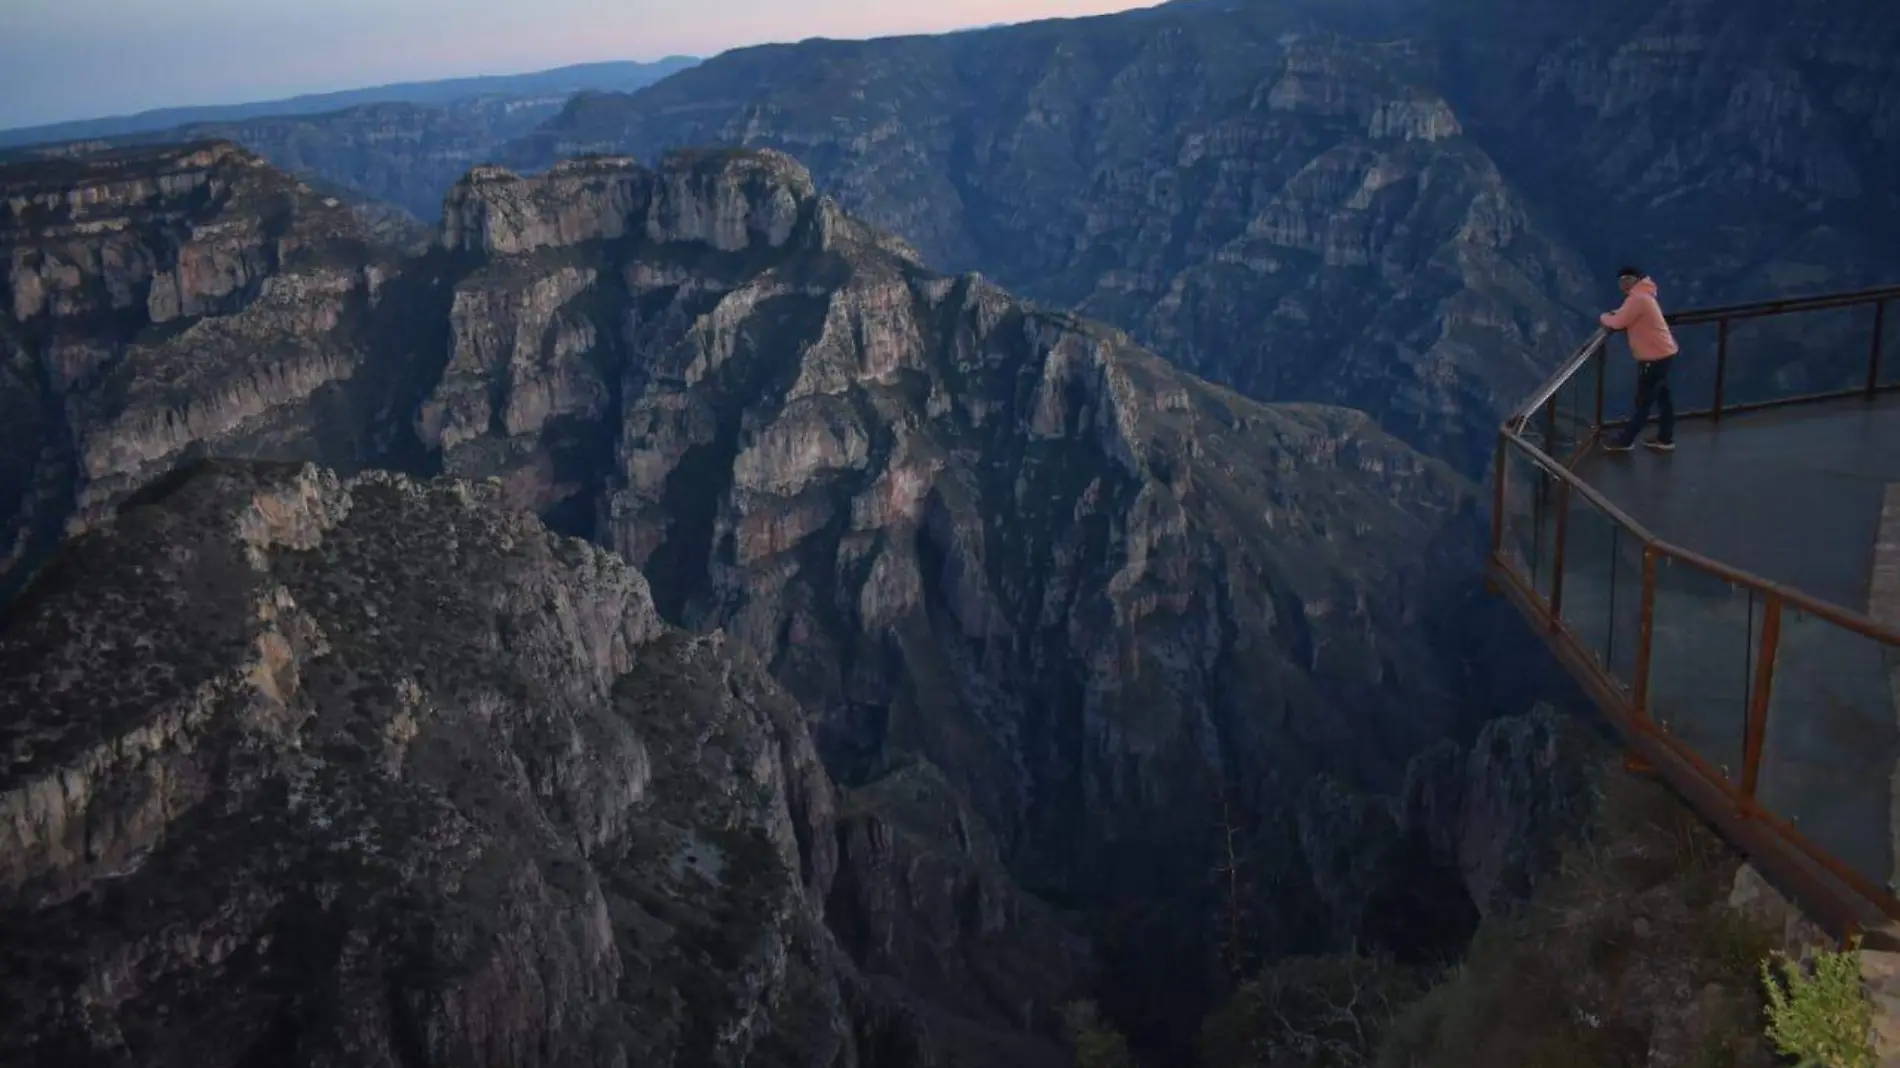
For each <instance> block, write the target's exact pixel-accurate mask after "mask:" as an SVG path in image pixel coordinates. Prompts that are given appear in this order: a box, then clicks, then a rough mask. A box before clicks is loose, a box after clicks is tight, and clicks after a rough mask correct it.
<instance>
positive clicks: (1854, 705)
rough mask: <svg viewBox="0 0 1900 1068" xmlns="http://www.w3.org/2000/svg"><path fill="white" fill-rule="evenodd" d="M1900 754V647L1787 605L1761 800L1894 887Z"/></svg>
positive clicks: (1758, 794) (1859, 868) (1820, 843)
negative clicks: (1791, 608) (1896, 770)
mask: <svg viewBox="0 0 1900 1068" xmlns="http://www.w3.org/2000/svg"><path fill="white" fill-rule="evenodd" d="M1896 760H1900V651H1896V650H1895V649H1893V648H1892V647H1889V646H1884V645H1882V644H1881V643H1879V642H1877V641H1875V640H1874V639H1872V638H1869V637H1866V636H1864V635H1861V634H1857V633H1855V632H1853V631H1850V630H1848V629H1846V628H1844V627H1840V626H1837V625H1835V624H1833V623H1830V622H1828V621H1827V620H1824V619H1821V618H1819V617H1817V616H1810V615H1808V614H1806V613H1803V612H1797V611H1794V610H1788V611H1785V612H1784V613H1783V614H1782V617H1781V640H1780V643H1779V647H1778V649H1777V651H1776V655H1775V675H1774V681H1773V683H1772V685H1771V686H1770V687H1769V699H1768V722H1767V724H1766V730H1765V731H1764V734H1763V741H1762V762H1761V771H1760V772H1759V775H1758V778H1757V781H1756V787H1755V796H1756V799H1757V800H1759V801H1760V802H1761V803H1762V806H1763V807H1765V808H1767V809H1768V810H1769V811H1771V812H1773V813H1775V814H1777V815H1779V816H1781V817H1782V818H1783V819H1786V820H1789V821H1790V822H1792V823H1793V824H1794V826H1795V828H1796V829H1797V830H1799V831H1800V832H1801V833H1802V834H1803V835H1805V836H1806V837H1807V838H1808V839H1809V840H1810V841H1812V842H1813V843H1814V844H1816V845H1818V846H1820V847H1821V848H1822V849H1824V850H1826V851H1828V852H1829V853H1831V854H1833V855H1834V856H1835V857H1837V858H1839V859H1840V860H1841V861H1843V862H1844V863H1846V864H1847V865H1848V866H1849V867H1851V868H1853V869H1854V870H1855V871H1857V872H1859V873H1861V874H1862V875H1864V876H1866V877H1867V879H1868V881H1869V882H1872V883H1873V884H1874V885H1876V886H1886V887H1891V886H1892V885H1893V882H1894V879H1895V877H1896V873H1895V871H1894V842H1893V832H1894V817H1893V810H1894V807H1895V805H1896V804H1900V783H1897V782H1896V777H1895V762H1896Z"/></svg>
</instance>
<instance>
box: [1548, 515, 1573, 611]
mask: <svg viewBox="0 0 1900 1068" xmlns="http://www.w3.org/2000/svg"><path fill="white" fill-rule="evenodd" d="M1569 537H1570V483H1569V482H1567V481H1565V480H1564V479H1561V478H1560V479H1558V480H1557V544H1556V547H1555V548H1553V549H1552V550H1551V554H1550V559H1551V563H1550V629H1551V630H1556V629H1557V628H1558V627H1559V626H1560V625H1561V624H1562V621H1563V618H1564V543H1565V542H1566V541H1568V540H1569Z"/></svg>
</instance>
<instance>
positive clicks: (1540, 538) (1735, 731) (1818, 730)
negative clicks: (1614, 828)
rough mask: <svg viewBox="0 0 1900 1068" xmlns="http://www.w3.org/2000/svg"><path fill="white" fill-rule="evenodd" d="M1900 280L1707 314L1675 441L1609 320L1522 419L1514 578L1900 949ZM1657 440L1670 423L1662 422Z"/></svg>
mask: <svg viewBox="0 0 1900 1068" xmlns="http://www.w3.org/2000/svg"><path fill="white" fill-rule="evenodd" d="M1897 303H1900V286H1895V287H1888V288H1883V289H1878V290H1868V291H1862V292H1856V293H1846V294H1835V295H1828V296H1820V297H1809V298H1800V299H1795V300H1786V301H1777V302H1770V303H1763V304H1752V305H1738V306H1733V307H1725V308H1713V309H1707V310H1703V311H1691V312H1683V313H1679V314H1677V315H1673V316H1671V317H1670V321H1671V324H1672V327H1673V328H1674V329H1675V330H1676V332H1677V336H1678V339H1679V340H1680V341H1681V342H1682V352H1681V353H1679V354H1678V356H1677V357H1676V360H1677V363H1676V364H1675V365H1674V367H1673V369H1672V374H1671V378H1672V385H1673V387H1674V392H1675V396H1676V404H1677V406H1678V408H1682V409H1689V410H1688V411H1686V412H1684V413H1683V414H1682V416H1681V417H1680V418H1679V421H1678V424H1677V428H1676V444H1677V448H1676V450H1675V451H1674V452H1671V453H1658V452H1652V451H1650V450H1647V449H1641V448H1639V449H1637V450H1635V451H1634V452H1630V453H1606V452H1604V451H1603V450H1602V449H1601V447H1600V446H1601V442H1602V440H1603V439H1604V438H1605V437H1607V436H1608V433H1609V432H1612V431H1614V430H1616V429H1617V428H1619V427H1620V425H1621V424H1620V420H1621V419H1622V418H1624V417H1625V416H1626V415H1627V414H1628V412H1629V408H1630V398H1631V394H1632V392H1633V384H1634V370H1635V364H1634V361H1633V360H1631V359H1630V357H1629V355H1628V353H1627V351H1626V350H1625V349H1624V348H1623V345H1622V342H1621V341H1620V340H1615V339H1612V338H1609V337H1606V336H1605V335H1604V334H1603V333H1601V332H1599V333H1598V334H1596V335H1594V336H1593V337H1591V338H1590V340H1589V341H1588V342H1586V343H1585V344H1584V345H1583V347H1582V348H1580V349H1579V350H1578V351H1577V352H1576V353H1574V354H1573V355H1572V356H1571V357H1570V358H1569V359H1568V360H1566V361H1565V362H1564V364H1563V366H1562V367H1561V368H1560V369H1559V370H1558V373H1557V374H1556V375H1555V376H1553V378H1552V379H1551V380H1550V381H1549V382H1548V383H1546V384H1545V386H1544V387H1543V388H1541V389H1540V390H1538V392H1537V393H1535V394H1534V395H1533V396H1532V397H1531V398H1530V399H1529V400H1528V401H1527V402H1526V403H1525V404H1524V405H1523V407H1521V408H1520V409H1519V410H1518V411H1517V412H1516V413H1515V414H1514V415H1513V416H1512V417H1511V419H1509V420H1508V421H1507V422H1506V424H1505V426H1504V427H1503V429H1502V431H1501V433H1500V435H1499V444H1498V458H1497V465H1496V467H1497V470H1496V475H1495V478H1496V484H1495V486H1494V490H1495V492H1496V499H1495V501H1494V504H1495V510H1494V526H1493V534H1494V551H1493V554H1492V559H1491V562H1490V567H1489V571H1490V575H1491V578H1492V581H1493V583H1494V584H1495V585H1496V586H1497V587H1498V588H1499V589H1501V590H1502V591H1503V592H1504V593H1506V594H1507V595H1509V596H1510V598H1511V599H1512V600H1513V601H1514V602H1515V603H1516V604H1517V605H1518V607H1519V608H1520V609H1521V610H1522V611H1523V612H1524V613H1525V615H1526V616H1527V617H1528V618H1529V619H1530V621H1531V623H1532V625H1533V626H1535V627H1537V628H1538V629H1539V631H1540V632H1541V633H1542V634H1543V635H1544V636H1545V637H1546V638H1547V640H1548V641H1549V642H1550V644H1551V647H1552V648H1553V650H1554V651H1555V652H1556V653H1557V654H1558V656H1559V658H1560V659H1561V660H1562V661H1563V662H1564V664H1565V665H1566V667H1567V668H1568V669H1569V670H1570V671H1571V672H1572V673H1574V674H1575V675H1576V677H1577V678H1578V680H1579V681H1580V682H1582V683H1583V684H1584V687H1585V689H1586V690H1587V691H1588V692H1589V693H1590V694H1591V696H1592V697H1593V698H1594V699H1595V700H1596V702H1597V704H1598V705H1599V706H1601V707H1602V709H1603V711H1604V712H1605V714H1606V715H1608V716H1609V718H1610V719H1611V721H1612V722H1613V723H1615V725H1616V726H1617V727H1618V728H1619V730H1621V732H1622V733H1623V734H1624V736H1625V738H1626V739H1627V740H1628V742H1629V744H1630V747H1631V750H1632V752H1633V753H1634V754H1635V755H1636V756H1638V757H1640V758H1642V759H1643V760H1644V761H1645V762H1647V763H1649V764H1651V765H1653V766H1654V767H1655V769H1656V770H1657V772H1658V773H1659V774H1661V775H1662V776H1663V777H1664V778H1666V779H1667V780H1668V781H1669V782H1670V784H1671V785H1672V786H1674V787H1675V788H1676V789H1677V790H1678V791H1679V792H1680V793H1681V794H1682V795H1683V796H1684V797H1685V799H1687V800H1688V801H1689V803H1690V804H1692V805H1693V806H1694V807H1696V808H1697V810H1698V811H1700V812H1701V813H1702V814H1703V815H1704V816H1706V817H1707V818H1708V819H1709V820H1710V821H1711V822H1712V823H1713V824H1715V826H1716V827H1717V829H1718V830H1720V831H1721V832H1722V833H1723V834H1724V835H1725V836H1727V837H1728V838H1729V839H1730V841H1732V842H1733V843H1734V844H1735V845H1737V846H1738V847H1739V848H1741V849H1743V850H1744V851H1745V852H1747V853H1749V854H1750V855H1751V856H1752V857H1753V858H1754V859H1755V860H1756V862H1757V864H1758V865H1759V866H1761V867H1762V868H1764V869H1765V870H1767V871H1769V872H1770V873H1771V874H1772V875H1775V876H1777V877H1778V878H1779V880H1780V881H1782V882H1783V883H1784V884H1785V885H1787V886H1788V887H1789V888H1790V889H1791V890H1792V891H1793V892H1794V893H1796V894H1797V895H1798V896H1799V897H1801V898H1802V899H1803V900H1804V903H1805V904H1806V905H1807V906H1808V908H1809V909H1810V910H1811V911H1812V912H1813V913H1814V914H1815V915H1816V917H1817V918H1818V919H1821V920H1823V921H1824V922H1826V923H1828V924H1829V925H1830V926H1831V927H1833V928H1834V930H1835V932H1836V933H1837V934H1839V935H1842V936H1843V937H1845V936H1847V935H1850V934H1854V933H1862V934H1864V935H1865V936H1866V937H1867V938H1868V940H1869V943H1870V944H1872V945H1879V946H1882V947H1883V948H1889V949H1900V923H1897V922H1896V921H1900V900H1896V896H1895V888H1896V886H1897V885H1900V344H1897V343H1896V342H1897V341H1900V323H1895V324H1892V325H1893V326H1894V327H1895V329H1891V330H1890V329H1888V327H1889V324H1888V323H1887V318H1888V310H1889V305H1891V304H1897ZM1651 427H1652V429H1651V430H1650V431H1649V433H1651V434H1653V433H1654V430H1653V427H1654V423H1653V422H1652V424H1651Z"/></svg>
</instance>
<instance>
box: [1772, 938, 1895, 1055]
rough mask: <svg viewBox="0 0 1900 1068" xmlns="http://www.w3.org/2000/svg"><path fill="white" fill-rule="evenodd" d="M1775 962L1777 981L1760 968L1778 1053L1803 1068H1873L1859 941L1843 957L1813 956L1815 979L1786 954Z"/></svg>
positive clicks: (1870, 1011) (1870, 1023)
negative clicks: (1794, 1059)
mask: <svg viewBox="0 0 1900 1068" xmlns="http://www.w3.org/2000/svg"><path fill="white" fill-rule="evenodd" d="M1775 956H1776V958H1778V960H1779V963H1780V965H1781V977H1780V978H1779V979H1777V978H1776V976H1775V974H1774V972H1773V971H1772V970H1770V968H1769V966H1768V961H1766V960H1764V961H1762V962H1761V978H1762V986H1763V988H1764V991H1765V996H1766V997H1767V999H1768V1006H1767V1010H1766V1012H1767V1016H1768V1037H1769V1039H1770V1040H1771V1041H1773V1042H1774V1044H1775V1048H1776V1049H1778V1050H1780V1051H1781V1052H1782V1053H1783V1054H1785V1055H1787V1056H1790V1057H1796V1058H1799V1060H1800V1064H1801V1068H1874V1049H1873V1043H1872V1039H1871V1037H1870V1032H1871V1031H1872V1030H1873V1006H1872V1004H1871V1003H1870V1002H1869V1001H1868V1000H1867V992H1866V990H1865V989H1864V988H1863V987H1862V986H1861V981H1860V944H1859V940H1858V939H1856V940H1855V941H1854V943H1853V944H1851V945H1849V946H1848V948H1847V950H1846V951H1844V952H1841V953H1829V952H1825V951H1823V952H1820V953H1817V954H1815V957H1814V967H1813V972H1812V974H1809V973H1808V972H1806V971H1804V970H1803V969H1802V968H1801V966H1800V965H1798V964H1796V963H1795V962H1794V961H1792V960H1789V959H1788V958H1787V956H1786V955H1785V954H1780V953H1777V954H1775Z"/></svg>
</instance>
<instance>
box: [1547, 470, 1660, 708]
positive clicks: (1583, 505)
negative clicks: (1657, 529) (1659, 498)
mask: <svg viewBox="0 0 1900 1068" xmlns="http://www.w3.org/2000/svg"><path fill="white" fill-rule="evenodd" d="M1567 522H1568V526H1567V527H1566V529H1565V531H1564V559H1563V573H1564V581H1563V601H1562V604H1561V605H1560V606H1559V608H1560V611H1561V613H1562V615H1563V620H1564V623H1565V624H1566V625H1567V626H1568V627H1569V628H1570V629H1571V631H1572V632H1573V633H1575V634H1576V636H1577V638H1578V640H1579V641H1581V642H1582V643H1583V646H1584V648H1585V649H1587V650H1588V651H1589V652H1590V655H1591V656H1592V657H1593V658H1595V660H1596V662H1597V663H1598V664H1599V665H1600V666H1602V667H1603V668H1604V670H1605V671H1607V672H1608V673H1609V674H1610V676H1611V677H1612V678H1614V679H1615V680H1616V682H1617V683H1618V684H1619V685H1620V686H1622V688H1623V689H1624V691H1625V692H1628V691H1629V690H1630V689H1631V686H1632V685H1633V682H1634V680H1635V677H1636V646H1637V642H1638V641H1639V640H1640V639H1641V637H1642V618H1643V542H1642V540H1641V539H1640V538H1638V537H1636V536H1635V535H1634V534H1631V533H1630V532H1629V531H1627V530H1625V529H1623V527H1622V526H1621V525H1619V524H1618V523H1617V522H1616V521H1615V520H1612V519H1611V518H1610V517H1609V515H1608V514H1607V513H1605V512H1604V511H1603V510H1602V509H1600V508H1598V507H1597V506H1596V505H1595V504H1593V503H1591V501H1590V499H1589V498H1588V497H1585V496H1584V495H1583V494H1581V493H1577V492H1574V491H1573V492H1572V493H1571V494H1570V508H1569V516H1568V520H1567Z"/></svg>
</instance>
